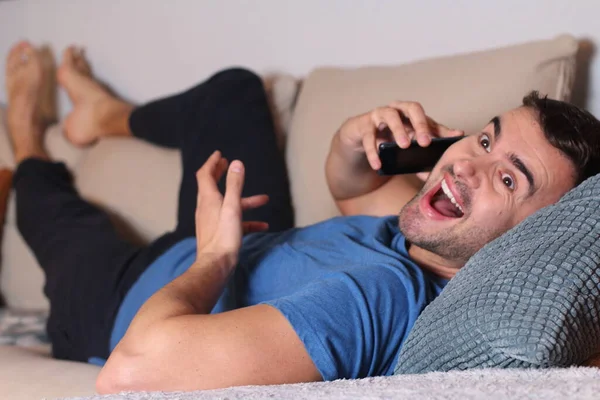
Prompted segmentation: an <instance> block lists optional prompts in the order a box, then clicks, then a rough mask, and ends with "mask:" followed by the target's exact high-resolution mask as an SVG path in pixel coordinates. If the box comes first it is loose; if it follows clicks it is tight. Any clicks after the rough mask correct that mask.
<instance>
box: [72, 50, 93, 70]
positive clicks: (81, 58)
mask: <svg viewBox="0 0 600 400" xmlns="http://www.w3.org/2000/svg"><path fill="white" fill-rule="evenodd" d="M75 66H76V67H77V70H78V71H79V72H80V73H82V74H84V75H87V76H91V75H92V69H91V68H90V64H89V63H88V61H87V59H86V57H85V52H84V50H83V49H79V51H78V52H77V56H76V59H75Z"/></svg>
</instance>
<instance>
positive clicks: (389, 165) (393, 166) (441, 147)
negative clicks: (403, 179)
mask: <svg viewBox="0 0 600 400" xmlns="http://www.w3.org/2000/svg"><path fill="white" fill-rule="evenodd" d="M461 139H464V136H458V137H451V138H433V139H431V143H430V144H429V146H427V147H421V146H420V145H419V144H418V143H417V141H416V140H413V141H411V143H410V146H409V147H408V148H406V149H402V148H400V147H399V146H398V145H397V144H396V143H393V142H390V143H381V144H380V145H379V159H380V160H381V169H380V170H379V171H377V173H378V174H379V175H399V174H415V173H417V172H427V171H431V170H432V169H433V167H434V166H435V164H436V163H437V162H438V160H439V159H440V158H441V157H442V154H444V152H445V151H446V150H447V149H448V147H450V146H452V145H453V144H454V143H456V142H458V141H459V140H461Z"/></svg>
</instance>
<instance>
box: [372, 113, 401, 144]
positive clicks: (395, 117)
mask: <svg viewBox="0 0 600 400" xmlns="http://www.w3.org/2000/svg"><path fill="white" fill-rule="evenodd" d="M373 123H374V124H375V126H377V127H378V128H379V127H382V126H384V127H385V126H387V127H388V128H389V129H390V131H392V135H393V136H394V140H395V141H396V143H397V144H398V146H400V147H402V148H403V149H405V148H407V147H408V146H410V137H409V135H408V132H407V131H406V128H405V126H404V123H403V122H402V118H400V114H399V113H398V110H396V109H394V108H390V107H385V108H378V109H376V110H374V111H373Z"/></svg>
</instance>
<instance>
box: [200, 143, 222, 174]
mask: <svg viewBox="0 0 600 400" xmlns="http://www.w3.org/2000/svg"><path fill="white" fill-rule="evenodd" d="M220 162H221V152H220V151H218V150H217V151H215V152H214V153H212V154H211V155H210V157H208V159H207V160H206V161H205V162H204V164H203V165H202V167H200V169H199V170H198V172H196V178H197V179H198V181H200V179H206V178H212V179H211V180H214V176H215V175H216V173H217V172H218V169H219V164H220Z"/></svg>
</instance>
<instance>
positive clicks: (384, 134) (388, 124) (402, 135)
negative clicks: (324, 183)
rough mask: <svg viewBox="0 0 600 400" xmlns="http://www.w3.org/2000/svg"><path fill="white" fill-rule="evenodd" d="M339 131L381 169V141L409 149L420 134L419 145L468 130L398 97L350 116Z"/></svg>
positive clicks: (352, 145) (345, 140)
mask: <svg viewBox="0 0 600 400" xmlns="http://www.w3.org/2000/svg"><path fill="white" fill-rule="evenodd" d="M386 128H389V129H386ZM339 135H340V141H341V142H342V144H344V145H346V146H348V148H349V149H353V150H354V151H357V152H363V153H365V154H366V157H367V160H368V162H369V165H370V166H371V168H373V169H374V170H378V169H380V168H381V161H380V160H379V153H378V150H377V149H378V148H379V144H380V143H383V142H391V141H395V142H396V143H397V144H398V146H400V147H401V148H404V149H405V148H407V147H408V146H410V141H411V140H412V139H415V138H416V140H417V142H418V143H419V145H421V146H423V147H427V146H429V144H430V143H431V139H432V138H434V137H452V136H462V135H464V132H463V131H461V130H456V129H450V128H448V127H446V126H444V125H442V124H439V123H437V122H436V121H434V120H433V119H432V118H430V117H428V116H427V115H426V114H425V110H423V106H421V104H419V103H416V102H408V101H395V102H393V103H391V104H390V105H389V106H387V107H379V108H376V109H374V110H372V111H370V112H368V113H366V114H362V115H359V116H357V117H354V118H350V119H349V120H348V121H346V122H345V123H344V124H343V125H342V127H341V128H340V131H339Z"/></svg>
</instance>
